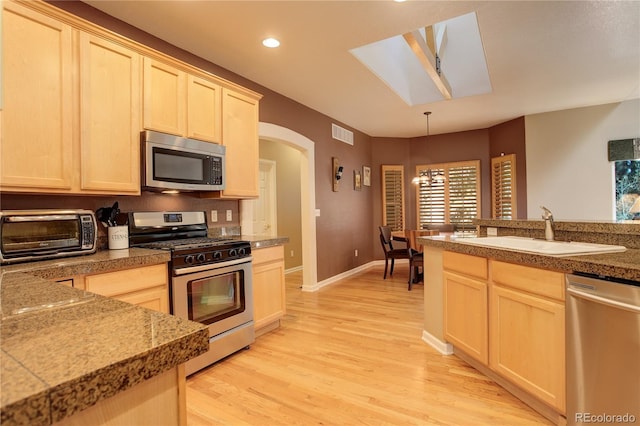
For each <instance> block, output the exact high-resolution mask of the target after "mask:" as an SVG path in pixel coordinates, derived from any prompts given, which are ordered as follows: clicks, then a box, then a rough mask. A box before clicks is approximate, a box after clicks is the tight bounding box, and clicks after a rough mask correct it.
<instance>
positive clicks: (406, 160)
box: [0, 1, 526, 281]
mask: <svg viewBox="0 0 640 426" xmlns="http://www.w3.org/2000/svg"><path fill="white" fill-rule="evenodd" d="M50 3H52V4H54V5H56V6H58V7H60V8H61V9H64V10H66V11H68V12H70V13H73V14H75V15H77V16H80V17H82V18H84V19H87V20H89V21H91V22H93V23H95V24H97V25H100V26H102V27H105V28H108V29H110V30H112V31H114V32H115V33H118V34H121V35H123V36H125V37H128V38H130V39H132V40H135V41H138V42H140V43H143V44H145V45H147V46H150V47H152V48H154V49H156V50H158V51H161V52H164V53H166V54H168V55H171V56H173V57H175V58H177V59H180V60H182V61H184V62H187V63H190V64H192V65H194V66H196V67H199V68H201V69H203V70H206V71H209V72H211V73H213V74H215V75H218V76H220V77H222V78H226V79H227V80H230V81H233V82H235V83H237V84H240V85H242V86H245V87H247V88H249V89H252V90H254V91H256V92H258V93H261V94H262V95H263V96H264V97H263V98H262V100H261V102H260V121H262V122H267V123H273V124H277V125H279V126H282V127H285V128H288V129H291V130H293V131H295V132H297V133H300V134H302V135H304V136H306V137H307V138H309V139H310V140H312V141H313V142H314V143H315V171H316V176H315V190H316V208H317V209H319V210H320V216H319V217H317V218H316V236H317V264H318V280H319V281H322V280H324V279H327V278H330V277H333V276H335V275H338V274H340V273H342V272H345V271H348V270H350V269H353V268H355V267H357V266H360V265H363V264H366V263H368V262H370V261H372V260H374V259H379V258H381V256H382V254H381V249H380V248H379V240H378V232H377V226H378V225H379V224H380V223H381V216H382V214H381V205H380V193H381V192H380V165H381V164H404V165H405V170H406V179H407V183H406V188H407V191H408V197H407V200H406V201H407V204H406V209H407V226H408V227H411V226H415V195H414V194H413V192H412V188H411V183H410V181H411V178H412V177H413V173H415V165H416V164H425V163H426V164H429V163H437V162H446V161H462V160H469V159H480V160H481V161H482V166H481V167H482V170H483V172H482V174H483V178H482V191H483V199H482V216H483V217H489V216H490V198H487V195H486V194H488V192H487V191H488V185H489V174H488V170H489V164H490V163H489V162H490V154H489V153H490V150H491V148H490V146H491V145H490V135H491V132H490V130H489V129H484V130H475V131H470V132H461V133H453V134H447V135H434V136H429V138H428V140H426V138H424V137H423V138H413V139H395V138H371V137H370V136H368V135H366V134H364V133H362V132H360V131H358V130H357V129H353V128H351V127H349V126H348V125H346V124H345V123H341V122H338V121H336V120H332V119H331V118H330V117H328V116H326V115H324V114H321V113H319V112H317V111H315V110H313V109H311V108H308V107H306V106H304V105H302V104H300V103H298V102H296V101H294V100H292V99H289V98H287V97H285V96H282V95H280V94H278V93H276V92H273V91H271V90H269V89H267V88H266V87H263V86H260V85H258V84H256V83H254V82H252V81H250V80H247V79H245V78H243V77H241V76H239V75H237V74H234V73H232V72H230V71H228V70H226V69H224V68H222V67H220V66H218V65H216V64H213V63H210V62H208V61H206V60H204V59H202V58H199V57H197V56H195V55H193V54H191V53H189V52H187V51H185V50H182V49H180V48H177V47H175V46H172V45H170V44H169V43H167V42H165V41H163V40H160V39H158V38H156V37H153V36H151V35H150V34H147V33H145V32H143V31H141V30H139V29H137V28H135V27H132V26H130V25H128V24H126V23H124V22H122V21H119V20H117V19H115V18H113V17H111V16H109V15H106V14H104V13H102V12H100V11H98V10H97V9H94V8H92V7H91V6H89V5H87V4H85V3H82V2H79V1H51V2H50ZM212 49H215V46H212ZM246 66H247V67H251V66H252V64H251V63H250V62H248V63H247V64H246ZM300 78H305V77H304V76H300ZM308 84H309V85H312V84H316V82H314V81H309V82H308ZM522 121H524V120H522ZM332 123H336V124H338V125H341V126H343V127H345V128H347V129H349V130H351V131H353V132H354V138H355V143H354V145H353V146H351V145H347V144H345V143H343V142H340V141H337V140H334V139H332V137H331V124H332ZM510 128H511V127H510V126H508V127H506V128H505V129H504V132H505V133H510V132H507V130H509V129H510ZM502 131H503V129H499V130H498V131H497V133H498V135H499V136H497V138H498V140H503V139H505V140H506V139H507V137H506V136H505V137H503V136H502ZM523 133H524V132H523ZM522 146H524V141H522ZM332 157H338V158H339V160H340V164H341V165H342V166H343V167H344V175H343V180H342V181H341V183H340V190H339V191H338V192H333V191H332V165H331V158H332ZM522 157H524V155H522ZM523 160H524V158H523ZM519 161H520V160H519ZM365 165H368V166H371V171H372V177H371V179H372V185H371V186H370V187H366V186H363V187H362V190H361V191H355V190H354V189H353V171H354V170H360V171H362V166H365ZM518 167H519V170H521V171H524V170H525V169H524V167H520V164H518ZM519 194H520V196H524V197H525V199H526V191H520V192H519ZM1 196H2V199H1V200H0V208H3V209H9V208H27V207H28V208H34V207H38V208H49V207H51V208H54V207H56V208H57V207H79V208H90V209H94V210H95V209H96V208H97V207H100V206H102V205H110V204H112V203H113V201H114V200H115V199H117V200H118V201H119V202H120V205H121V208H122V209H123V210H125V209H130V210H145V209H148V210H163V209H166V210H169V209H178V208H180V209H194V210H211V209H217V210H219V211H224V210H226V209H232V210H233V211H234V218H237V216H238V215H237V212H238V205H239V203H238V202H237V201H217V200H201V199H198V198H194V197H191V196H186V195H180V196H177V197H170V196H162V195H156V194H150V195H148V194H145V195H143V196H141V197H131V196H128V197H68V196H44V197H42V196H33V195H32V196H29V195H24V196H23V195H6V194H1ZM523 211H526V208H524V209H523ZM218 217H224V215H223V214H219V215H218ZM234 222H235V221H234ZM356 249H357V250H358V252H359V253H358V254H359V255H358V257H356V256H355V255H354V250H356Z"/></svg>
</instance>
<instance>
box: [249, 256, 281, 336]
mask: <svg viewBox="0 0 640 426" xmlns="http://www.w3.org/2000/svg"><path fill="white" fill-rule="evenodd" d="M251 253H252V255H253V320H254V324H255V330H256V335H260V334H264V333H265V332H268V331H270V330H272V329H274V328H277V327H278V326H279V325H280V318H282V317H283V316H284V315H285V313H286V295H285V282H284V246H274V247H267V248H262V249H255V250H252V252H251Z"/></svg>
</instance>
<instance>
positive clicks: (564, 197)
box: [525, 99, 640, 221]
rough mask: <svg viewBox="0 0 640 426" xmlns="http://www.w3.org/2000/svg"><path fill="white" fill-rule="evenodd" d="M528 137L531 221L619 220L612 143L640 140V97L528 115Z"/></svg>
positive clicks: (526, 133) (528, 194)
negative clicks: (547, 216) (548, 214)
mask: <svg viewBox="0 0 640 426" xmlns="http://www.w3.org/2000/svg"><path fill="white" fill-rule="evenodd" d="M525 135H526V152H527V206H528V208H527V216H528V218H529V219H538V218H540V215H541V210H540V206H541V205H544V206H546V207H548V208H549V209H550V210H551V211H552V212H553V214H554V217H555V218H556V219H557V220H607V221H608V220H615V210H614V202H615V190H614V180H613V165H612V163H610V162H609V161H608V160H607V142H608V141H609V140H613V139H628V138H637V137H640V99H634V100H631V101H625V102H622V103H615V104H607V105H598V106H594V107H586V108H577V109H571V110H563V111H556V112H549V113H543V114H535V115H528V116H526V117H525Z"/></svg>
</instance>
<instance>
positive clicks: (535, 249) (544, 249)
mask: <svg viewBox="0 0 640 426" xmlns="http://www.w3.org/2000/svg"><path fill="white" fill-rule="evenodd" d="M455 241H456V242H457V243H462V244H470V245H475V246H482V247H490V248H497V249H505V250H514V251H522V252H526V253H537V254H544V255H547V256H579V255H585V254H599V253H615V252H622V251H625V250H626V248H625V247H624V246H615V245H608V244H594V243H582V242H577V241H571V242H566V241H546V240H538V239H534V238H526V237H479V238H457V239H456V240H455Z"/></svg>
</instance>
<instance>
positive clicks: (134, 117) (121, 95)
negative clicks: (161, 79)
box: [80, 33, 141, 194]
mask: <svg viewBox="0 0 640 426" xmlns="http://www.w3.org/2000/svg"><path fill="white" fill-rule="evenodd" d="M140 80H141V74H140V55H139V54H138V53H136V52H134V51H132V50H130V49H126V48H124V47H122V46H120V45H117V44H115V43H112V42H110V41H107V40H104V39H102V38H99V37H95V36H92V35H89V34H86V33H81V34H80V82H81V90H80V94H81V101H80V102H81V103H80V105H81V108H80V117H81V119H80V130H81V135H80V152H81V156H82V157H81V190H89V191H92V190H95V191H108V192H114V191H117V192H120V193H134V194H139V193H140V148H139V146H140V110H141V87H140V86H141V84H140Z"/></svg>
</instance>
